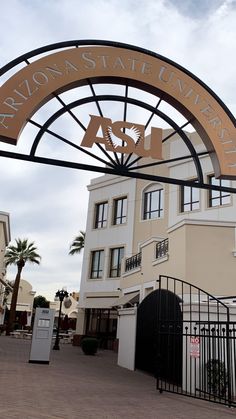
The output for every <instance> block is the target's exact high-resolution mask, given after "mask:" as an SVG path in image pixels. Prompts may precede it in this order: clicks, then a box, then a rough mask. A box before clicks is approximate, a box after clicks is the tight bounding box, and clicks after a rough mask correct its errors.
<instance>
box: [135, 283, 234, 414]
mask: <svg viewBox="0 0 236 419" xmlns="http://www.w3.org/2000/svg"><path fill="white" fill-rule="evenodd" d="M136 343H137V344H136V368H140V369H142V370H145V371H148V372H149V373H152V374H153V375H155V376H156V383H157V390H159V391H160V392H163V391H168V392H173V393H178V394H181V395H185V396H190V397H195V398H199V399H204V400H208V401H212V402H215V403H222V404H227V405H229V406H234V407H236V322H235V321H232V319H231V317H230V310H229V306H228V305H227V304H225V303H224V302H222V301H221V300H220V299H217V298H215V297H214V296H212V295H210V294H208V293H207V292H205V291H203V290H201V289H200V288H197V287H195V286H194V285H191V284H189V283H187V282H185V281H181V280H179V279H176V278H172V277H167V276H163V275H161V276H160V277H159V280H158V289H157V290H155V291H154V292H153V293H152V294H150V295H149V296H148V297H146V298H145V299H144V300H143V302H142V303H141V304H140V306H139V308H138V322H137V342H136Z"/></svg>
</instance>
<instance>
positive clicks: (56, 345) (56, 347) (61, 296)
mask: <svg viewBox="0 0 236 419" xmlns="http://www.w3.org/2000/svg"><path fill="white" fill-rule="evenodd" d="M68 295H69V294H68V292H67V291H65V290H60V291H59V290H58V291H57V292H56V297H57V298H59V300H60V308H59V315H58V325H57V334H56V340H55V343H54V346H53V348H52V349H54V350H57V351H59V350H60V346H59V342H60V336H59V333H60V325H61V306H62V301H63V300H64V298H65V297H68Z"/></svg>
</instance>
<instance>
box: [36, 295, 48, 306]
mask: <svg viewBox="0 0 236 419" xmlns="http://www.w3.org/2000/svg"><path fill="white" fill-rule="evenodd" d="M49 306H50V302H49V301H48V300H47V299H46V298H45V297H43V296H42V295H37V296H36V297H35V298H34V308H37V307H41V308H49Z"/></svg>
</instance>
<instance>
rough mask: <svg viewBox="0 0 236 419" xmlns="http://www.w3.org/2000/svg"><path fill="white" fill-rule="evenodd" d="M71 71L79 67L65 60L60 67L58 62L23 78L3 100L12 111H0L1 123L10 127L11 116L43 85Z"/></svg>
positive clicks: (5, 126)
mask: <svg viewBox="0 0 236 419" xmlns="http://www.w3.org/2000/svg"><path fill="white" fill-rule="evenodd" d="M71 71H78V68H77V67H76V66H75V65H74V64H72V63H71V62H70V61H68V60H65V61H64V63H63V64H62V65H61V66H60V68H58V66H57V65H56V64H52V65H51V66H50V67H49V66H48V67H45V68H44V69H42V70H39V71H35V72H34V73H33V74H32V76H31V78H29V79H25V80H23V81H22V82H21V83H19V85H18V86H17V88H16V89H13V91H12V94H11V96H8V97H6V99H5V100H4V101H3V105H5V106H6V107H7V108H8V109H9V110H11V113H0V124H1V125H2V126H3V127H4V128H6V129H7V128H8V125H9V118H11V119H12V118H14V117H15V115H16V112H18V110H19V108H20V107H21V106H23V105H24V104H25V102H26V101H28V99H30V98H31V97H32V96H33V95H34V94H35V93H36V92H37V91H38V90H39V88H40V87H41V86H45V85H47V84H48V83H49V82H50V79H55V78H56V77H60V76H63V75H68V74H69V73H70V72H71ZM12 111H14V112H13V113H12Z"/></svg>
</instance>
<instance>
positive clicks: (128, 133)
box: [81, 115, 162, 160]
mask: <svg viewBox="0 0 236 419" xmlns="http://www.w3.org/2000/svg"><path fill="white" fill-rule="evenodd" d="M90 118H91V120H90V122H89V125H88V128H87V130H86V132H85V134H84V137H83V140H82V142H81V146H82V147H92V146H93V144H94V143H100V144H104V145H105V148H106V150H107V151H113V152H116V153H126V154H131V153H135V154H136V155H138V156H141V157H152V158H153V159H159V160H162V129H160V128H154V127H152V128H151V135H150V136H148V137H147V138H146V139H145V125H141V124H135V123H132V122H126V121H115V122H112V120H111V119H110V118H104V117H101V116H95V115H90ZM99 133H100V135H99Z"/></svg>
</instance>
